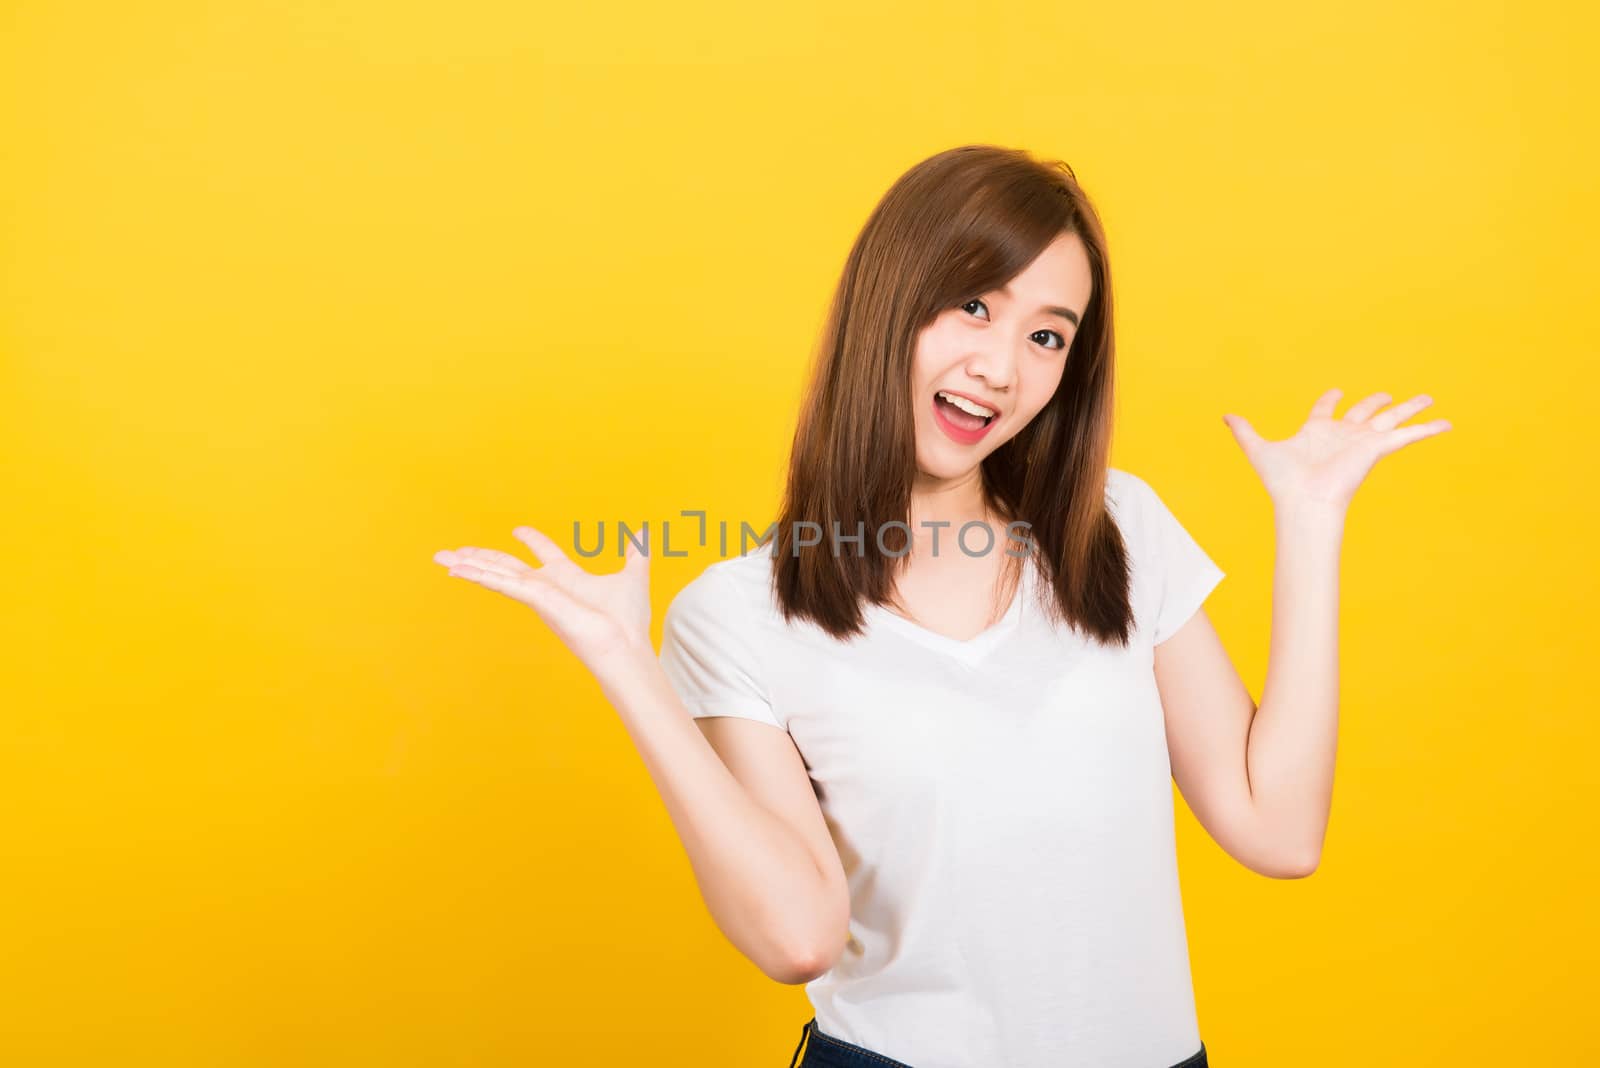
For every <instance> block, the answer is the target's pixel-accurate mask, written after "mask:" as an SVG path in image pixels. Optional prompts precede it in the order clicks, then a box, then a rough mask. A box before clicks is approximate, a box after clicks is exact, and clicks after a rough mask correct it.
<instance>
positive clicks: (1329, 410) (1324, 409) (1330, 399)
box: [1311, 387, 1344, 419]
mask: <svg viewBox="0 0 1600 1068" xmlns="http://www.w3.org/2000/svg"><path fill="white" fill-rule="evenodd" d="M1342 396H1344V390H1342V389H1339V388H1337V387H1335V388H1334V389H1330V390H1328V392H1326V393H1324V394H1323V395H1322V396H1320V397H1318V398H1317V403H1315V404H1313V405H1312V406H1311V418H1313V419H1318V418H1322V419H1332V418H1333V406H1334V405H1335V404H1338V403H1339V398H1340V397H1342Z"/></svg>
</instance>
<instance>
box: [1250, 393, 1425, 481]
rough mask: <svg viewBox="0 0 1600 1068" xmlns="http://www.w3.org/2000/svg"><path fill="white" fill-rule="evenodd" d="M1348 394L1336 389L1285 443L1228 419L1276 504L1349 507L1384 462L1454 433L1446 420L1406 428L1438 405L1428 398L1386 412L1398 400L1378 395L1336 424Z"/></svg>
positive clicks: (1353, 407) (1314, 407) (1313, 408)
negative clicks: (1339, 406) (1429, 439)
mask: <svg viewBox="0 0 1600 1068" xmlns="http://www.w3.org/2000/svg"><path fill="white" fill-rule="evenodd" d="M1342 393H1343V391H1342V390H1339V389H1330V390H1328V391H1327V392H1326V393H1324V394H1323V395H1322V396H1321V397H1318V398H1317V401H1316V403H1315V404H1313V405H1312V406H1311V413H1310V415H1309V416H1308V417H1307V418H1306V421H1305V423H1304V424H1302V425H1301V427H1300V429H1299V430H1297V431H1295V433H1294V435H1293V436H1292V437H1288V438H1284V439H1282V440H1281V441H1268V440H1267V439H1266V438H1263V437H1262V436H1261V435H1260V434H1257V433H1256V431H1255V428H1254V427H1252V426H1251V425H1250V423H1249V422H1248V421H1247V420H1246V419H1245V418H1244V417H1243V416H1238V415H1224V416H1223V417H1222V418H1223V421H1224V422H1226V423H1227V424H1228V427H1229V429H1231V430H1232V431H1233V436H1234V440H1235V441H1237V442H1238V443H1239V447H1240V448H1241V449H1243V450H1244V454H1245V457H1246V459H1248V460H1249V461H1250V466H1252V467H1254V468H1255V471H1256V474H1257V475H1259V476H1260V477H1261V481H1262V484H1263V485H1265V486H1266V489H1267V493H1268V495H1269V496H1271V498H1272V499H1273V501H1274V502H1275V503H1278V504H1283V503H1286V502H1310V503H1315V504H1318V505H1329V506H1332V507H1336V508H1346V507H1348V506H1349V504H1350V498H1351V497H1352V496H1354V494H1355V492H1356V488H1357V487H1358V486H1360V485H1361V482H1362V480H1363V479H1365V478H1366V477H1367V473H1368V472H1369V471H1371V470H1372V467H1373V465H1374V464H1376V463H1377V462H1378V460H1379V459H1380V458H1382V457H1384V456H1387V455H1388V454H1389V453H1391V452H1394V451H1396V450H1397V449H1400V448H1403V447H1405V446H1406V445H1409V444H1411V443H1412V442H1414V441H1420V440H1422V439H1423V438H1427V437H1432V436H1433V435H1435V434H1442V433H1443V432H1444V431H1446V430H1449V429H1450V422H1449V420H1446V419H1435V420H1433V421H1431V422H1427V423H1416V424H1413V425H1411V426H1400V424H1401V423H1402V422H1404V421H1405V420H1407V419H1409V418H1411V417H1412V416H1413V415H1415V414H1417V413H1418V412H1420V411H1421V410H1422V409H1424V408H1426V407H1427V406H1428V405H1430V404H1432V403H1433V398H1432V397H1429V396H1428V395H1426V394H1418V395H1417V396H1415V397H1412V398H1411V399H1410V400H1408V401H1406V402H1405V403H1403V404H1397V405H1395V406H1394V407H1393V408H1389V409H1387V410H1385V411H1381V412H1380V411H1378V409H1379V408H1382V407H1383V406H1384V405H1385V404H1388V403H1389V402H1390V401H1392V400H1393V399H1394V398H1393V397H1391V396H1390V395H1389V394H1387V393H1374V394H1372V395H1371V396H1368V397H1364V398H1363V399H1361V400H1360V401H1358V402H1356V403H1355V404H1352V405H1351V406H1350V409H1349V411H1347V412H1345V414H1344V416H1343V417H1342V418H1339V419H1335V418H1334V415H1333V409H1334V406H1335V405H1336V404H1337V403H1338V401H1339V397H1340V396H1341V395H1342ZM1374 413H1376V414H1374Z"/></svg>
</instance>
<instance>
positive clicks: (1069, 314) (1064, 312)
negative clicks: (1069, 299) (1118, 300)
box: [999, 282, 1081, 326]
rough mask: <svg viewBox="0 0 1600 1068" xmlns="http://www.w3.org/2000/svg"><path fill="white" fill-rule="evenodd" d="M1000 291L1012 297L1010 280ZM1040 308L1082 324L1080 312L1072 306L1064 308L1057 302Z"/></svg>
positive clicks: (1075, 323)
mask: <svg viewBox="0 0 1600 1068" xmlns="http://www.w3.org/2000/svg"><path fill="white" fill-rule="evenodd" d="M999 292H1001V293H1003V294H1004V295H1005V296H1007V297H1010V296H1011V284H1010V283H1009V282H1008V283H1006V284H1005V285H1003V286H1001V287H1000V289H999ZM1039 310H1040V311H1042V312H1049V313H1050V314H1051V315H1059V316H1061V318H1063V319H1065V320H1066V321H1067V322H1069V323H1071V324H1072V325H1073V326H1079V325H1081V324H1080V323H1079V322H1078V313H1077V312H1075V311H1073V310H1072V309H1071V308H1063V307H1061V306H1059V305H1056V304H1046V305H1043V306H1042V307H1040V309H1039Z"/></svg>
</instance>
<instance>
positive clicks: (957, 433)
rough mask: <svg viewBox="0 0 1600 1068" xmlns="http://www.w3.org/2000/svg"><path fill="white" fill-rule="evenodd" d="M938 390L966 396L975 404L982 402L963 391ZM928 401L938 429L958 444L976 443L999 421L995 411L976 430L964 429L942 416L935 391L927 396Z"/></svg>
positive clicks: (987, 406) (992, 409)
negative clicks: (930, 395)
mask: <svg viewBox="0 0 1600 1068" xmlns="http://www.w3.org/2000/svg"><path fill="white" fill-rule="evenodd" d="M938 392H940V393H953V394H955V395H956V396H958V397H966V399H967V400H970V401H972V402H973V403H975V404H983V401H981V400H978V398H976V397H968V396H967V395H966V394H965V393H956V391H955V390H953V389H946V390H940V391H938ZM928 403H930V404H932V405H933V421H934V423H936V424H937V425H938V427H939V429H940V430H942V431H944V432H945V435H946V436H947V437H949V438H950V440H951V441H954V442H956V443H957V444H958V445H976V444H977V443H978V442H980V441H982V440H983V436H984V435H985V434H987V433H988V432H989V431H991V430H993V429H994V425H995V424H996V423H998V422H999V421H1000V416H999V413H998V412H996V414H995V416H994V418H993V419H990V420H989V421H988V423H986V424H984V425H983V426H982V427H980V428H978V429H977V430H964V429H962V428H961V427H958V426H956V425H955V424H954V423H952V422H951V421H950V420H948V419H946V418H945V417H944V410H943V409H942V408H940V407H939V397H938V393H935V394H934V396H933V397H931V398H929V401H928ZM984 407H985V408H989V409H990V411H995V409H994V408H993V407H992V406H990V405H987V404H984Z"/></svg>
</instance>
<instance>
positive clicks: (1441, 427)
mask: <svg viewBox="0 0 1600 1068" xmlns="http://www.w3.org/2000/svg"><path fill="white" fill-rule="evenodd" d="M1449 429H1450V420H1448V419H1435V420H1433V422H1431V423H1418V424H1417V425H1416V426H1403V427H1400V428H1399V429H1396V430H1391V431H1389V432H1388V433H1387V434H1385V435H1384V436H1383V444H1382V449H1381V451H1380V453H1379V455H1380V456H1387V455H1388V454H1389V453H1391V452H1394V451H1395V450H1396V449H1403V448H1405V447H1406V446H1407V445H1410V444H1411V443H1412V442H1413V441H1421V440H1422V439H1423V438H1431V437H1433V436H1434V435H1435V434H1443V433H1444V432H1445V431H1446V430H1449Z"/></svg>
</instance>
